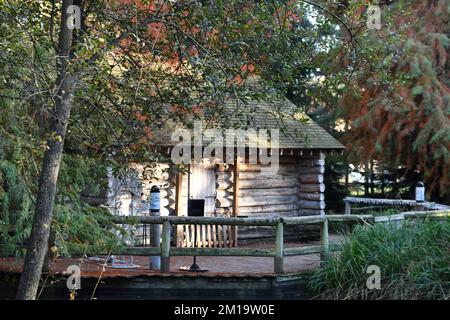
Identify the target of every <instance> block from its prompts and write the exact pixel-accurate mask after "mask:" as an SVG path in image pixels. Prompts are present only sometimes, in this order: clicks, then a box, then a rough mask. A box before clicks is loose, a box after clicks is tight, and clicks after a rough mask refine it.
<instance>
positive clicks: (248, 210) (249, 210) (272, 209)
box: [239, 203, 297, 215]
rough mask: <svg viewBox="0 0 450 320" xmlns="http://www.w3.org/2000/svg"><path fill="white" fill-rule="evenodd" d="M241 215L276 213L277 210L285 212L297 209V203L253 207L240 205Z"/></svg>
mask: <svg viewBox="0 0 450 320" xmlns="http://www.w3.org/2000/svg"><path fill="white" fill-rule="evenodd" d="M239 210H240V213H241V215H250V214H255V213H272V214H276V213H278V212H286V211H293V210H297V203H290V204H279V205H263V206H254V207H241V208H240V209H239Z"/></svg>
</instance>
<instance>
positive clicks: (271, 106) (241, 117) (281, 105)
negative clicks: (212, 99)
mask: <svg viewBox="0 0 450 320" xmlns="http://www.w3.org/2000/svg"><path fill="white" fill-rule="evenodd" d="M223 106H224V108H223V112H222V114H221V116H220V117H221V118H222V119H218V120H217V123H214V124H213V127H215V128H217V127H219V128H223V129H227V128H235V129H244V130H245V129H255V130H258V129H266V130H270V129H279V148H280V149H324V150H326V149H328V150H333V149H343V148H344V146H343V145H342V144H341V143H340V142H339V141H337V140H336V139H335V138H333V137H332V136H331V135H330V134H329V133H328V132H326V131H325V130H324V129H323V128H321V127H320V126H319V125H318V124H317V123H315V122H314V121H313V120H312V119H311V118H310V117H308V116H307V115H306V114H304V113H300V112H297V111H296V110H297V108H296V106H295V105H294V104H293V103H291V102H290V101H288V100H286V99H285V100H280V99H278V100H271V101H250V102H246V103H245V104H243V103H242V102H241V103H237V102H236V101H232V100H229V101H228V102H225V103H224V104H223ZM220 123H222V124H224V123H225V124H226V125H223V126H222V125H220ZM210 124H211V122H210ZM176 128H182V126H179V125H176V124H172V125H169V124H166V128H165V130H160V131H159V133H160V135H159V137H157V138H155V144H158V145H164V146H173V145H175V144H176V143H177V142H175V143H174V142H172V141H171V134H172V132H174V131H175V129H176ZM205 129H208V127H203V130H205ZM163 132H164V133H163ZM253 139H255V140H256V136H255V137H251V136H249V137H247V141H248V140H253ZM212 141H213V138H212V137H211V136H208V135H204V136H203V141H202V144H203V146H206V145H208V144H210V143H211V142H212Z"/></svg>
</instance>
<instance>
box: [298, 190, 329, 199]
mask: <svg viewBox="0 0 450 320" xmlns="http://www.w3.org/2000/svg"><path fill="white" fill-rule="evenodd" d="M298 198H299V199H301V200H314V201H325V195H324V194H323V193H305V192H299V193H298Z"/></svg>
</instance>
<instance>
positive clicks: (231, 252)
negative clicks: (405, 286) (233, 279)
mask: <svg viewBox="0 0 450 320" xmlns="http://www.w3.org/2000/svg"><path fill="white" fill-rule="evenodd" d="M330 221H332V222H335V221H339V222H350V221H353V222H361V221H366V222H373V221H374V217H373V216H371V215H351V216H345V215H321V216H304V217H292V218H281V217H280V218H236V217H171V216H169V217H149V216H134V217H125V216H123V217H122V216H115V217H114V219H113V222H114V223H117V224H137V223H138V224H162V226H163V227H162V237H161V238H162V241H161V246H160V247H125V248H122V249H117V250H116V251H115V252H112V254H117V255H121V254H123V255H142V256H156V255H159V256H161V272H169V265H170V257H173V256H194V255H195V256H250V257H273V258H274V271H275V272H276V273H283V259H284V257H288V256H298V255H304V254H311V253H320V254H321V256H322V259H323V258H324V257H325V256H326V255H327V254H328V253H329V252H330V251H334V250H336V249H337V247H336V246H333V245H330V243H329V232H328V222H330ZM300 224H320V226H321V232H320V233H321V236H320V245H316V246H307V247H294V248H284V226H290V225H300ZM177 225H216V226H217V225H229V226H269V227H270V226H272V227H274V228H275V229H276V232H275V234H276V237H275V248H274V249H267V248H180V247H171V232H172V230H173V226H177Z"/></svg>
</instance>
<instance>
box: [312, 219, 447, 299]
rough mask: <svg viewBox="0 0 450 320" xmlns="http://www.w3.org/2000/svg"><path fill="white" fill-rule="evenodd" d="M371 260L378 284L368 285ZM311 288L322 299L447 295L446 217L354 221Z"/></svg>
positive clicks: (318, 273) (318, 271)
mask: <svg viewBox="0 0 450 320" xmlns="http://www.w3.org/2000/svg"><path fill="white" fill-rule="evenodd" d="M370 265H377V266H379V267H380V270H381V288H380V289H372V290H370V289H368V288H367V286H366V281H367V279H368V277H369V276H370V275H371V274H368V273H367V272H366V271H367V268H368V266H370ZM310 288H311V289H312V291H313V293H314V294H315V297H316V298H322V299H449V298H450V294H449V292H450V221H449V220H446V221H436V220H434V221H417V220H416V221H413V220H410V221H406V222H405V223H404V224H403V226H402V227H400V228H398V227H396V226H395V225H394V224H390V223H386V224H375V225H372V226H357V227H356V228H355V230H354V231H353V232H352V234H350V235H349V237H348V238H347V239H346V240H345V242H344V243H343V246H342V251H341V252H340V253H339V254H336V255H333V256H330V257H329V258H328V259H327V260H326V261H325V263H324V265H323V267H321V268H319V269H317V270H316V271H315V272H314V274H313V275H312V278H311V282H310Z"/></svg>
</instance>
